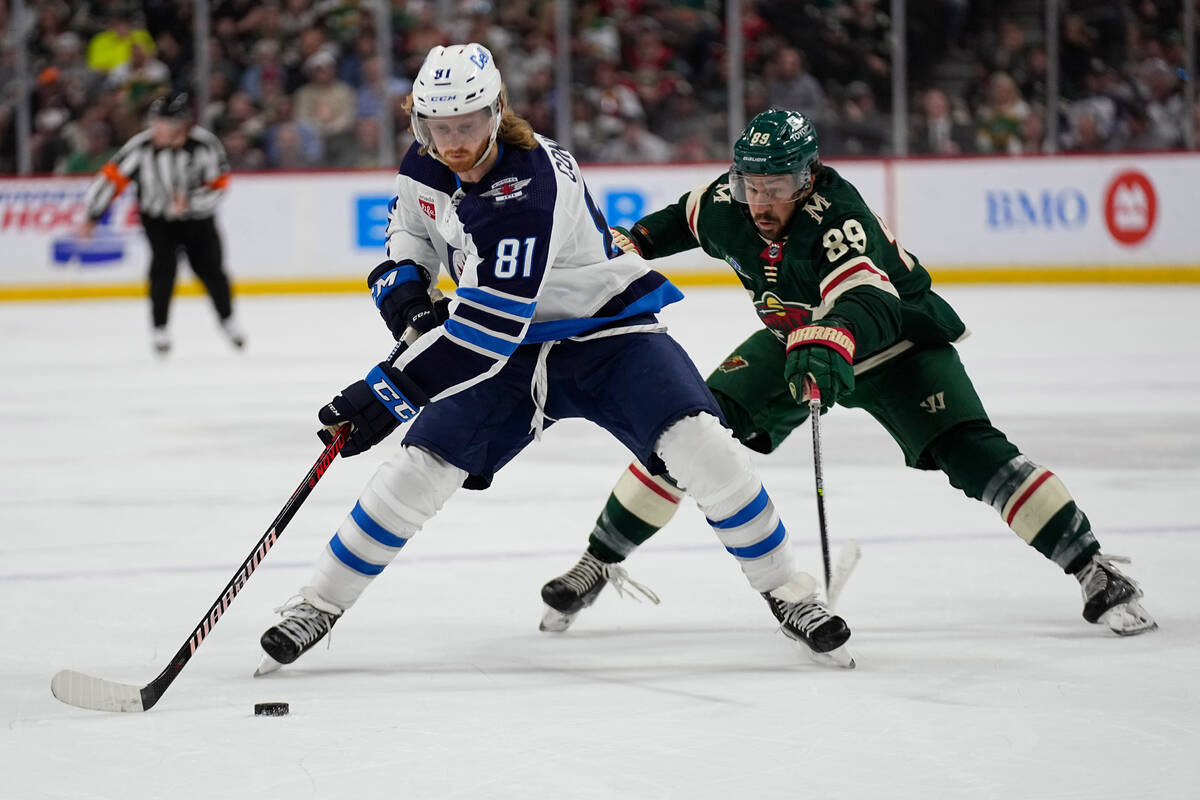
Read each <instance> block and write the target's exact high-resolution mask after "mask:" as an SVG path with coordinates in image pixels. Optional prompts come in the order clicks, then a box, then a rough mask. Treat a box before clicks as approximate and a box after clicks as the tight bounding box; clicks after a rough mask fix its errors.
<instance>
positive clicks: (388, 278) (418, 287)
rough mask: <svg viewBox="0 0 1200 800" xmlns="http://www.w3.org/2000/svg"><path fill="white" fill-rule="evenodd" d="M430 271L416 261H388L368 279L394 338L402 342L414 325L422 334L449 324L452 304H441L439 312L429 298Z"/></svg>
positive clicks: (372, 295) (376, 304) (378, 306)
mask: <svg viewBox="0 0 1200 800" xmlns="http://www.w3.org/2000/svg"><path fill="white" fill-rule="evenodd" d="M430 283H431V278H430V275H429V270H427V269H425V268H424V267H422V266H421V265H420V264H417V263H415V262H413V261H407V260H406V261H401V262H400V263H399V264H397V263H396V262H395V261H384V262H383V263H382V264H380V265H379V266H378V267H376V268H375V269H373V270H371V274H370V275H369V276H367V286H368V287H369V288H370V289H371V297H372V298H373V299H374V300H375V307H376V308H378V309H379V314H380V316H382V317H383V321H384V322H385V323H387V326H388V330H389V331H391V332H392V338H393V339H395V340H396V341H399V340H400V338H401V337H403V336H404V333H405V331H406V330H408V327H409V326H410V325H411V326H412V327H413V328H414V329H416V330H417V332H419V333H425V332H426V331H428V330H431V329H433V328H434V327H436V326H438V325H440V324H441V323H442V322H444V321H445V320H446V306H447V305H449V301H448V300H447V301H444V302H443V301H439V304H440V305H441V309H440V311H441V317H440V318H439V316H438V312H439V309H438V308H436V307H435V305H434V303H433V301H432V300H431V299H430V297H429V284H430Z"/></svg>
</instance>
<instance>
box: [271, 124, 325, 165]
mask: <svg viewBox="0 0 1200 800" xmlns="http://www.w3.org/2000/svg"><path fill="white" fill-rule="evenodd" d="M266 155H267V165H268V166H270V167H273V168H275V169H309V168H311V167H319V166H321V164H322V162H321V156H322V149H321V137H320V136H318V135H316V133H315V132H313V131H312V130H311V129H309V128H306V127H305V126H302V125H300V124H299V123H297V122H295V121H288V122H281V123H279V124H278V125H276V126H275V127H273V128H272V129H271V130H270V132H269V133H268V136H267V153H266Z"/></svg>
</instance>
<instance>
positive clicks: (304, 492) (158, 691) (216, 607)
mask: <svg viewBox="0 0 1200 800" xmlns="http://www.w3.org/2000/svg"><path fill="white" fill-rule="evenodd" d="M348 435H349V431H348V426H346V425H343V426H342V427H341V428H338V430H337V432H336V433H334V435H333V439H332V440H331V441H330V442H329V444H328V445H327V446H326V447H325V451H324V452H322V453H321V456H320V458H318V459H317V461H316V463H315V464H313V465H312V469H310V470H309V471H308V474H307V475H305V476H304V480H302V481H301V482H300V485H299V486H298V487H297V488H296V491H295V492H293V493H292V496H291V498H289V499H288V501H287V503H285V504H284V506H283V510H282V511H280V512H279V516H277V517H275V521H274V522H272V523H271V525H270V527H269V528H267V532H266V533H264V534H263V536H262V538H261V539H259V540H258V543H257V544H256V545H255V546H254V549H253V550H251V551H250V555H249V556H247V557H246V560H245V561H243V562H242V565H241V566H240V567H239V568H238V571H237V572H235V573H234V574H233V577H232V578H230V579H229V583H227V584H225V588H224V590H222V592H221V594H219V595H218V596H217V599H216V601H214V602H213V604H212V605H211V606H210V607H209V609H208V611H207V613H205V615H204V616H203V617H201V618H200V624H199V625H197V626H196V629H195V630H194V631H193V632H192V635H191V636H189V637H188V640H187V641H186V642H184V643H183V647H181V648H179V652H178V653H176V654H175V657H174V658H172V659H171V663H170V664H168V665H167V667H166V669H164V670H163V671H162V672H160V673H159V674H158V677H157V678H155V679H154V680H152V681H150V682H149V683H148V684H146V685H145V686H142V687H140V688H139V687H137V686H134V685H132V684H128V683H118V682H116V681H109V680H105V679H103V678H94V677H92V676H91V675H84V674H83V673H82V672H75V671H74V670H69V669H64V670H62V671H60V672H59V673H57V674H56V675H55V676H54V678H53V679H52V680H51V681H50V691H51V692H52V693H53V694H54V696H55V697H57V698H58V699H59V700H61V701H63V702H64V703H68V704H69V705H73V706H78V707H79V708H88V709H91V710H93V711H149V710H150V709H151V708H153V706H154V704H155V703H157V702H158V699H159V698H160V697H162V696H163V693H164V692H166V691H167V687H169V686H170V685H171V682H172V681H174V680H175V679H176V678H177V677H179V673H180V671H182V670H183V668H184V666H185V665H187V663H188V661H189V660H190V659H191V657H192V654H193V653H195V652H196V648H197V647H199V646H200V643H201V642H203V641H204V638H205V637H206V636H208V634H209V632H210V631H211V630H212V628H213V626H214V625H216V624H217V622H218V621H219V620H220V619H221V615H222V614H224V613H225V610H226V609H227V608H229V604H230V603H232V602H233V598H235V597H237V595H238V592H240V591H241V590H242V587H244V586H245V585H246V581H248V580H249V579H250V575H251V574H252V573H253V572H254V570H255V569H257V568H258V565H259V564H261V563H262V560H263V558H265V557H266V555H267V551H269V550H270V549H271V546H272V545H274V544H275V542H276V541H277V540H278V539H279V537H280V536H281V535H282V534H283V529H284V528H285V527H287V524H288V523H289V522H290V521H291V519H292V517H294V516H295V515H296V512H297V511H299V510H300V506H301V505H303V503H304V501H305V500H306V499H308V496H309V494H311V493H312V490H313V488H314V487H315V486H316V485H317V481H319V480H321V476H322V475H324V474H325V471H326V470H327V469H329V465H330V464H332V463H333V460H334V459H335V458H336V457H337V454H338V453H339V452H341V449H342V447H343V446H344V445H345V444H346V437H347V436H348Z"/></svg>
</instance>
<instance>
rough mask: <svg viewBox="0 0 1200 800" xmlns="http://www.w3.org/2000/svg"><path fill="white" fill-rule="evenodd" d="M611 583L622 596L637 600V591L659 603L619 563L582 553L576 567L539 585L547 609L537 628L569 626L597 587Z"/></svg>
mask: <svg viewBox="0 0 1200 800" xmlns="http://www.w3.org/2000/svg"><path fill="white" fill-rule="evenodd" d="M610 582H611V583H612V585H613V589H615V590H616V592H617V594H618V595H620V596H622V597H624V596H629V597H632V598H633V599H634V600H637V599H638V597H637V595H636V594H634V592H635V591H636V592H638V593H640V594H641V595H642V596H643V597H645V598H646V599H647V600H649V601H650V602H651V603H654V604H655V605H658V602H659V600H658V595H656V594H655V593H654V592H653V591H651V590H650V589H649V588H647V587H646V586H643V585H642V584H640V583H638V582H637V581H635V580H633V579H632V578H630V577H629V573H628V572H626V571H625V568H624V567H622V566H621V565H620V564H607V563H605V562H603V561H601V560H600V559H598V558H596V557H595V556H594V555H592V554H591V553H584V554H583V558H581V559H579V562H578V563H576V564H575V566H573V567H571V569H569V570H567V571H566V572H564V573H563V574H562V575H559V576H558V577H557V578H554V579H553V580H551V581H549V582H548V583H547V584H546V585H545V586H543V587H542V600H544V601H545V602H546V612H545V614H543V615H542V621H541V624H539V625H538V629H539V630H543V631H549V632H551V633H562V632H563V631H565V630H566V629H567V628H569V627H571V623H572V622H574V621H575V617H577V616H578V615H579V612H580V611H582V610H583V609H585V608H587V607H588V606H590V605H591V604H592V603H594V602H596V597H597V596H598V595H599V594H600V590H601V589H603V588H604V587H605V585H606V584H608V583H610Z"/></svg>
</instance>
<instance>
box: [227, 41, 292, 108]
mask: <svg viewBox="0 0 1200 800" xmlns="http://www.w3.org/2000/svg"><path fill="white" fill-rule="evenodd" d="M286 80H287V77H286V74H285V70H284V68H283V64H282V63H281V62H280V60H279V42H278V41H276V40H275V39H259V40H258V41H257V42H255V43H254V47H253V48H251V50H250V66H248V67H246V69H245V71H243V72H242V76H241V79H240V80H239V82H238V85H239V87H240V88H241V90H242V91H243V92H246V94H248V95H250V97H251V98H252V99H253V100H254V101H255V102H258V103H261V102H262V100H263V95H264V94H265V93H269V92H270V91H271V89H272V88H274V89H275V90H277V91H282V90H283V88H284V84H285V83H286Z"/></svg>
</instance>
